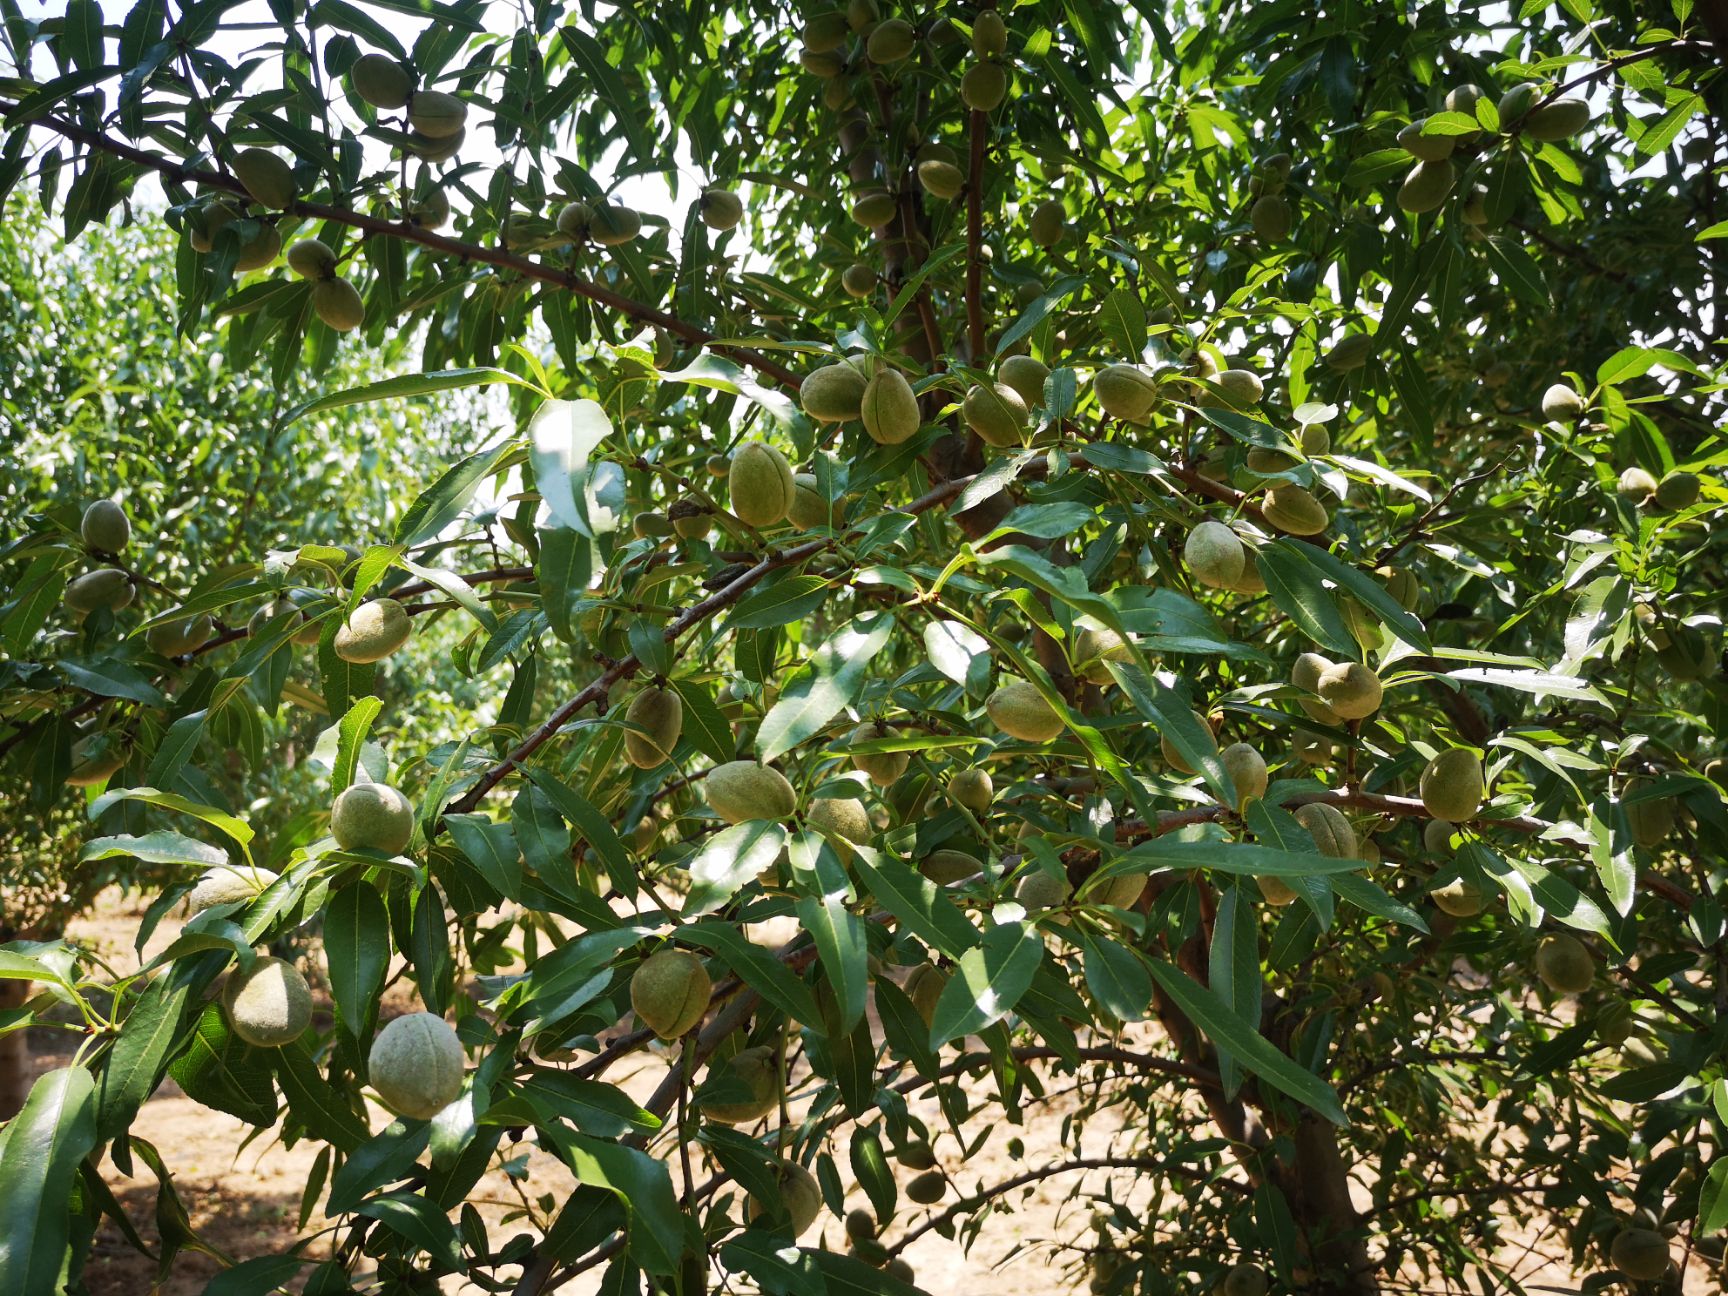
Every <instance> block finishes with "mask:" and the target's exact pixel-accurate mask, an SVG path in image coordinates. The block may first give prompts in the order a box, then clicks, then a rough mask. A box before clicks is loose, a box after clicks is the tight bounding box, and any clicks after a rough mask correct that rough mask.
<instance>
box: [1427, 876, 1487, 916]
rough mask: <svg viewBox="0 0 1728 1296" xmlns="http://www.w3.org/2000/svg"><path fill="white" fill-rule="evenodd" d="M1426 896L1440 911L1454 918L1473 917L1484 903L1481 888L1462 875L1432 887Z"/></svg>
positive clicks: (1479, 911) (1480, 910) (1481, 908)
mask: <svg viewBox="0 0 1728 1296" xmlns="http://www.w3.org/2000/svg"><path fill="white" fill-rule="evenodd" d="M1428 898H1429V899H1430V900H1432V901H1433V902H1434V907H1435V908H1436V909H1438V910H1440V912H1441V913H1445V914H1451V915H1452V917H1454V918H1474V917H1475V916H1476V915H1477V914H1479V913H1481V912H1482V910H1483V908H1484V906H1485V904H1486V901H1485V900H1484V899H1483V896H1482V888H1481V887H1479V886H1477V885H1476V884H1475V883H1474V882H1472V881H1471V880H1470V879H1469V878H1464V877H1456V878H1453V879H1452V880H1451V881H1450V882H1448V883H1446V884H1445V885H1444V886H1437V887H1435V888H1433V889H1432V890H1431V891H1429V892H1428Z"/></svg>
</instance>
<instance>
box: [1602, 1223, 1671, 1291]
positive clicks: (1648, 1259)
mask: <svg viewBox="0 0 1728 1296" xmlns="http://www.w3.org/2000/svg"><path fill="white" fill-rule="evenodd" d="M1608 1258H1609V1260H1610V1261H1611V1262H1612V1263H1613V1265H1614V1267H1615V1268H1616V1269H1618V1270H1619V1271H1620V1272H1621V1273H1623V1274H1625V1275H1626V1276H1627V1277H1628V1278H1630V1279H1632V1280H1633V1281H1634V1282H1655V1281H1656V1280H1657V1279H1660V1278H1665V1277H1667V1276H1668V1270H1669V1269H1670V1268H1671V1267H1672V1261H1671V1260H1670V1258H1669V1254H1668V1239H1667V1238H1665V1237H1663V1236H1662V1234H1660V1233H1658V1232H1657V1231H1656V1230H1655V1229H1649V1228H1629V1229H1621V1230H1620V1232H1619V1233H1617V1234H1615V1235H1614V1242H1613V1245H1612V1246H1610V1247H1609V1248H1608Z"/></svg>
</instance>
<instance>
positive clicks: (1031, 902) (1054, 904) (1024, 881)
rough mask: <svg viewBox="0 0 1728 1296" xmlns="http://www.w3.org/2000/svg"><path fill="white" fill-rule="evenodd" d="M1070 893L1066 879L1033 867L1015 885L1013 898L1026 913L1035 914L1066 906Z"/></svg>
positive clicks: (1071, 889) (1070, 888)
mask: <svg viewBox="0 0 1728 1296" xmlns="http://www.w3.org/2000/svg"><path fill="white" fill-rule="evenodd" d="M1072 891H1073V887H1072V886H1070V885H1069V883H1068V879H1067V878H1066V877H1063V876H1061V875H1059V874H1055V873H1046V872H1045V871H1044V870H1043V869H1041V868H1036V867H1035V868H1033V869H1032V870H1031V871H1030V872H1029V873H1027V874H1026V875H1025V876H1024V877H1022V878H1021V879H1020V881H1019V882H1018V883H1017V884H1016V885H1015V887H1014V898H1015V899H1016V900H1017V901H1019V902H1020V906H1021V908H1023V909H1025V910H1026V912H1027V913H1029V914H1036V913H1044V912H1045V911H1046V910H1050V909H1056V908H1059V907H1060V906H1062V905H1064V904H1066V903H1067V901H1068V896H1069V895H1070V894H1071V893H1072Z"/></svg>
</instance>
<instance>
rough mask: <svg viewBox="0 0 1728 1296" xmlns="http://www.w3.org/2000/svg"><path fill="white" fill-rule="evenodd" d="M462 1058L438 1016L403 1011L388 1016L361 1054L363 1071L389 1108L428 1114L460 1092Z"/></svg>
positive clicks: (408, 1114)
mask: <svg viewBox="0 0 1728 1296" xmlns="http://www.w3.org/2000/svg"><path fill="white" fill-rule="evenodd" d="M466 1062H467V1058H466V1057H465V1056H464V1055H463V1052H462V1041H461V1040H460V1039H458V1038H457V1036H456V1032H455V1031H454V1030H452V1029H451V1027H450V1024H449V1023H448V1022H446V1021H445V1020H444V1019H443V1018H442V1017H438V1016H435V1015H434V1014H432V1013H429V1012H415V1013H406V1014H404V1015H403V1016H401V1017H397V1018H394V1019H392V1020H391V1021H390V1022H388V1023H387V1024H386V1025H385V1027H384V1029H383V1030H381V1031H379V1032H378V1037H377V1038H376V1039H374V1040H373V1041H372V1050H371V1052H370V1053H368V1054H367V1055H366V1077H367V1079H369V1080H370V1081H371V1082H372V1088H373V1089H375V1090H377V1092H378V1097H379V1098H381V1099H383V1101H384V1105H385V1106H386V1107H388V1108H390V1110H391V1111H394V1112H397V1113H399V1114H401V1115H403V1116H406V1117H408V1118H409V1119H410V1120H431V1119H432V1118H433V1117H434V1116H436V1115H437V1114H438V1113H439V1112H441V1111H443V1110H444V1109H445V1108H446V1107H448V1106H449V1105H450V1104H451V1103H453V1102H455V1101H456V1099H457V1097H458V1095H460V1094H461V1092H462V1074H463V1069H464V1066H465V1064H466Z"/></svg>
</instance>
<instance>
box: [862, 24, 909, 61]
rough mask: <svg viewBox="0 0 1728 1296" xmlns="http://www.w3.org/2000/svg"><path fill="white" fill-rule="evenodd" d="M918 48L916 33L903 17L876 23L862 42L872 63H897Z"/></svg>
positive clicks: (865, 52)
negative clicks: (866, 38)
mask: <svg viewBox="0 0 1728 1296" xmlns="http://www.w3.org/2000/svg"><path fill="white" fill-rule="evenodd" d="M916 48H918V33H917V32H915V31H913V30H912V24H911V23H909V22H907V21H906V20H905V19H904V18H890V19H888V20H887V21H886V22H881V23H878V24H876V27H875V28H874V29H873V30H872V31H871V33H870V37H869V39H868V40H866V41H865V42H864V54H865V56H866V57H867V58H868V59H869V60H870V61H871V62H872V63H898V62H900V60H901V59H904V58H908V57H910V55H911V53H912V51H913V50H915V49H916Z"/></svg>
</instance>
